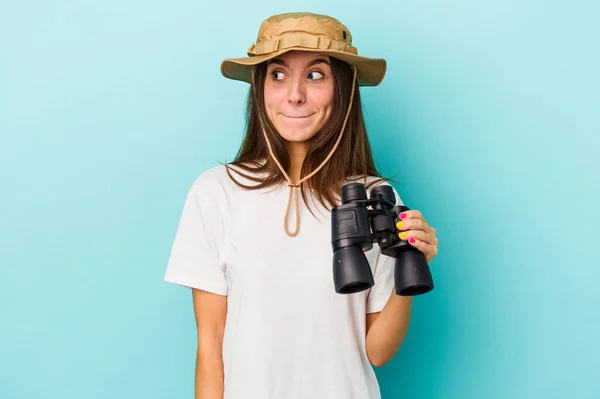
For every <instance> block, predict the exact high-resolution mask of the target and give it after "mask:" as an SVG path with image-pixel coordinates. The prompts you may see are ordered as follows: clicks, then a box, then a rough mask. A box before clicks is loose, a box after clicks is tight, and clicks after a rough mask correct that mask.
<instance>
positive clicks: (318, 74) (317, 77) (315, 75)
mask: <svg viewBox="0 0 600 399" xmlns="http://www.w3.org/2000/svg"><path fill="white" fill-rule="evenodd" d="M323 77H324V76H323V74H322V73H321V72H318V71H312V72H310V73H309V74H308V78H309V79H313V80H320V79H323Z"/></svg>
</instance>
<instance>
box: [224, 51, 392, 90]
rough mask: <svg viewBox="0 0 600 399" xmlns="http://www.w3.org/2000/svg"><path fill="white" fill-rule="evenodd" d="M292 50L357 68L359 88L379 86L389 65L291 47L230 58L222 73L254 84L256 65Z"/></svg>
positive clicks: (355, 57) (341, 54) (333, 52)
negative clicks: (335, 60) (325, 57)
mask: <svg viewBox="0 0 600 399" xmlns="http://www.w3.org/2000/svg"><path fill="white" fill-rule="evenodd" d="M292 50H298V51H309V52H314V53H319V54H326V55H329V56H331V57H335V58H337V59H339V60H342V61H346V62H347V63H349V64H351V65H354V66H356V69H357V78H356V79H357V81H358V85H359V86H377V85H378V84H379V83H381V81H382V80H383V77H384V76H385V71H386V66H387V64H386V61H385V60H384V59H383V58H368V57H363V56H360V55H356V54H352V53H347V52H344V51H336V50H321V49H312V48H305V47H290V48H286V49H283V50H280V51H276V52H273V53H269V54H264V55H257V56H253V57H245V58H228V59H226V60H224V61H223V62H222V63H221V73H222V74H223V76H225V77H226V78H229V79H234V80H241V81H243V82H247V83H252V67H253V66H254V65H257V64H260V63H261V62H264V61H267V60H270V59H273V58H275V57H278V56H280V55H282V54H284V53H287V52H288V51H292Z"/></svg>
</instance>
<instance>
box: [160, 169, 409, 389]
mask: <svg viewBox="0 0 600 399" xmlns="http://www.w3.org/2000/svg"><path fill="white" fill-rule="evenodd" d="M233 176H234V177H235V178H236V180H238V181H240V182H241V183H244V184H251V185H253V184H255V183H252V182H251V181H250V180H248V179H244V178H243V177H241V176H239V175H237V174H235V173H233ZM372 180H374V178H369V179H368V181H372ZM380 184H388V183H386V182H382V183H380ZM306 192H307V193H308V192H309V191H308V190H307V191H306ZM367 192H368V190H367ZM394 193H395V194H396V196H397V198H398V202H397V203H398V204H401V203H402V202H401V200H400V198H399V196H398V193H397V192H396V190H394ZM288 197H289V187H288V186H287V183H285V182H283V183H281V184H280V185H278V186H276V187H270V188H267V189H260V190H245V189H243V188H242V187H239V186H237V185H236V184H235V183H234V182H233V181H231V180H230V178H229V177H228V176H227V173H226V170H225V167H224V166H222V165H220V166H217V167H214V168H212V169H210V170H208V171H206V172H205V173H203V174H202V175H201V176H200V177H198V179H197V180H195V181H194V183H193V184H192V187H191V189H190V191H189V194H188V196H187V200H186V201H185V205H184V208H183V213H182V215H181V220H180V224H179V228H178V229H177V233H176V236H175V240H174V243H173V247H172V250H171V256H170V258H169V262H168V265H167V269H166V274H165V281H168V282H172V283H175V284H179V285H182V286H185V287H193V288H197V289H201V290H205V291H209V292H212V293H215V294H219V295H226V296H227V318H226V324H225V333H224V337H223V352H222V354H223V364H224V378H225V382H224V383H225V391H224V392H225V393H224V399H253V398H257V399H376V398H377V399H378V398H380V397H381V395H380V391H379V385H378V382H377V379H376V376H375V373H374V370H373V367H372V365H371V364H370V362H369V360H368V358H367V355H366V351H365V336H366V333H365V331H366V314H367V313H372V312H378V311H381V310H382V309H383V307H384V305H385V304H386V302H387V300H388V298H389V297H390V294H391V293H392V289H393V284H394V277H393V275H394V274H393V271H394V259H393V258H391V257H388V256H385V255H380V254H379V247H378V245H377V243H374V244H373V248H372V249H371V250H369V251H367V252H365V255H366V257H367V259H368V261H369V263H370V266H371V270H372V272H373V277H374V280H375V285H374V286H373V287H372V288H371V289H369V290H366V291H362V292H360V293H356V294H350V295H347V294H337V293H336V292H335V289H334V283H333V275H332V259H333V250H332V247H331V218H330V215H331V213H330V211H329V210H326V209H325V208H323V207H322V206H321V205H320V204H319V202H318V201H316V200H315V201H311V203H310V207H311V209H312V211H313V212H314V213H315V215H316V216H317V217H318V219H316V218H315V217H314V216H313V215H312V214H311V213H310V211H309V209H308V208H307V206H306V204H305V203H304V201H303V200H302V196H301V195H300V193H299V201H298V202H299V206H300V231H299V233H298V235H297V236H296V237H289V236H288V235H286V233H285V231H284V229H283V218H284V215H285V209H286V206H287V203H288ZM293 204H294V202H292V208H291V209H290V213H289V221H288V228H289V230H290V231H293V230H294V221H295V215H294V212H295V209H294V205H293Z"/></svg>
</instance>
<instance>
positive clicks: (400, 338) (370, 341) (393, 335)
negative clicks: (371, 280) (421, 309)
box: [366, 287, 413, 367]
mask: <svg viewBox="0 0 600 399" xmlns="http://www.w3.org/2000/svg"><path fill="white" fill-rule="evenodd" d="M412 301H413V297H411V296H400V295H396V289H395V287H394V290H393V292H392V294H391V295H390V298H389V299H388V301H387V303H386V305H385V307H384V308H383V310H382V311H381V312H380V313H379V315H378V316H377V318H376V319H375V321H374V322H373V324H372V325H371V327H370V328H369V331H368V333H367V338H366V350H367V356H368V358H369V361H370V362H371V363H372V364H373V365H374V366H376V367H380V366H383V365H384V364H385V363H387V362H389V361H390V360H391V359H392V358H393V357H394V355H395V354H396V352H398V349H400V346H402V342H404V338H405V337H406V333H407V332H408V326H409V324H410V315H411V311H412Z"/></svg>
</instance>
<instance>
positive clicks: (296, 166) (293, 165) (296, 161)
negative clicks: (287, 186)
mask: <svg viewBox="0 0 600 399" xmlns="http://www.w3.org/2000/svg"><path fill="white" fill-rule="evenodd" d="M308 146H309V143H307V142H287V143H286V148H287V151H288V154H289V156H290V167H289V170H288V171H287V173H288V175H289V177H290V179H292V183H294V184H296V183H298V181H299V180H300V172H301V171H302V164H303V163H304V158H305V157H306V153H307V152H308Z"/></svg>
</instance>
